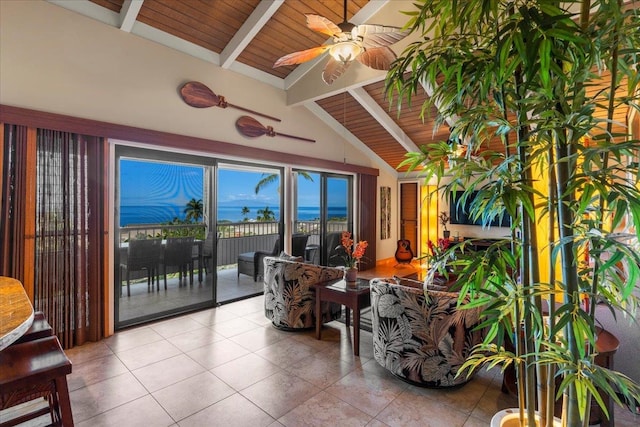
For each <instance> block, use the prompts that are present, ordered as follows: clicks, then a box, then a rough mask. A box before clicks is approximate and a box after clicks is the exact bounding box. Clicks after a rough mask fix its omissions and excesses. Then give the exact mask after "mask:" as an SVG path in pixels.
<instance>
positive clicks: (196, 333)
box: [167, 326, 226, 352]
mask: <svg viewBox="0 0 640 427" xmlns="http://www.w3.org/2000/svg"><path fill="white" fill-rule="evenodd" d="M224 339H226V338H225V337H223V336H222V335H220V334H218V333H216V332H214V331H213V330H212V329H211V328H210V327H208V326H203V327H201V328H198V329H194V330H192V331H189V332H185V333H183V334H179V335H174V336H172V337H169V338H167V341H169V342H170V343H171V344H173V345H175V346H176V347H178V348H179V349H180V350H181V351H184V352H187V351H191V350H195V349H196V348H198V347H202V346H204V345H207V344H210V343H213V342H216V341H222V340H224Z"/></svg>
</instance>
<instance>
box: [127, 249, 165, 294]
mask: <svg viewBox="0 0 640 427" xmlns="http://www.w3.org/2000/svg"><path fill="white" fill-rule="evenodd" d="M161 254H162V239H139V240H131V241H130V242H129V246H128V248H127V252H126V256H124V257H122V259H121V260H120V269H121V271H122V270H125V271H126V278H127V296H131V287H130V283H131V280H130V278H131V272H132V271H146V272H147V291H149V290H150V289H152V288H153V283H154V282H159V281H160V277H159V276H158V273H159V270H160V256H161ZM121 277H122V276H121ZM120 296H122V287H121V288H120Z"/></svg>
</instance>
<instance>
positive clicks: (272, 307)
mask: <svg viewBox="0 0 640 427" xmlns="http://www.w3.org/2000/svg"><path fill="white" fill-rule="evenodd" d="M343 275H344V271H343V270H342V269H340V268H334V267H322V266H319V265H314V264H307V263H305V262H304V261H302V260H299V261H294V260H291V259H287V258H286V257H266V258H265V259H264V314H265V316H267V318H268V319H270V320H271V323H272V324H273V326H275V327H276V328H278V329H284V330H297V329H304V328H312V327H315V324H316V323H315V322H316V318H315V316H316V313H315V305H316V297H315V291H314V289H313V286H312V285H314V284H316V283H320V282H324V281H327V280H335V279H341V278H342V277H343ZM341 310H342V306H341V305H340V304H336V303H323V304H322V313H321V315H322V321H323V323H325V322H330V321H332V320H336V319H338V318H340V314H341Z"/></svg>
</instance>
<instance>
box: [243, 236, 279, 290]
mask: <svg viewBox="0 0 640 427" xmlns="http://www.w3.org/2000/svg"><path fill="white" fill-rule="evenodd" d="M279 253H280V238H278V239H277V240H276V242H275V244H274V245H273V250H272V251H271V252H267V251H255V252H245V253H243V254H240V255H238V278H240V274H246V275H247V276H251V277H253V281H254V282H257V281H258V277H263V276H264V264H263V261H264V258H265V257H267V256H276V255H278V254H279Z"/></svg>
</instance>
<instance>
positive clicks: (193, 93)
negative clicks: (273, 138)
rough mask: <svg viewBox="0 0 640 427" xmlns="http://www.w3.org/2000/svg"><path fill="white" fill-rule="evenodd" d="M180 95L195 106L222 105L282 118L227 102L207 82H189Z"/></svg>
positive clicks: (278, 120)
mask: <svg viewBox="0 0 640 427" xmlns="http://www.w3.org/2000/svg"><path fill="white" fill-rule="evenodd" d="M180 96H181V97H182V100H183V101H184V102H185V103H186V104H187V105H190V106H192V107H195V108H208V107H220V108H227V107H231V108H235V109H236V110H241V111H245V112H247V113H251V114H255V115H256V116H262V117H265V118H267V119H270V120H275V121H276V122H281V121H282V120H280V119H278V118H277V117H272V116H268V115H266V114H262V113H258V112H256V111H253V110H249V109H248V108H244V107H239V106H237V105H233V104H230V103H228V102H227V100H226V99H225V98H224V96H222V95H216V94H215V93H213V91H212V90H211V89H209V88H208V87H207V86H206V85H205V84H203V83H200V82H187V83H185V84H184V85H182V87H181V88H180Z"/></svg>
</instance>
